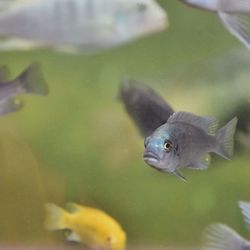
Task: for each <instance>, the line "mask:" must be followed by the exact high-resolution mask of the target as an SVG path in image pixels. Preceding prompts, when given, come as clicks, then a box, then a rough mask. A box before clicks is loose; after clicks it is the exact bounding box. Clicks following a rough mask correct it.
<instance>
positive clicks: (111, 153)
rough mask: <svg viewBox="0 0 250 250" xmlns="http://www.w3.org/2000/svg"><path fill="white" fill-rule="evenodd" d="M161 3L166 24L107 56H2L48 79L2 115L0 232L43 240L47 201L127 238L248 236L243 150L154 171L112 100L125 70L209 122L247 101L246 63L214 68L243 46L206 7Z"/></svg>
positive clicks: (249, 194)
mask: <svg viewBox="0 0 250 250" xmlns="http://www.w3.org/2000/svg"><path fill="white" fill-rule="evenodd" d="M159 2H160V4H161V5H162V6H163V7H164V8H165V9H166V11H167V12H168V15H169V20H170V27H169V29H168V30H167V31H164V32H162V33H160V34H156V35H153V36H150V37H148V38H145V39H141V40H138V41H136V42H134V43H131V44H129V45H126V46H123V47H119V48H116V49H113V50H110V51H106V52H105V53H101V54H98V55H93V56H85V55H70V54H59V53H55V52H51V51H45V50H40V51H31V52H1V53H0V64H4V65H8V66H9V67H10V69H11V72H12V76H15V75H16V74H18V73H19V72H20V71H21V70H23V69H24V68H25V67H26V66H27V65H28V64H30V63H31V62H33V61H38V62H40V63H41V64H42V67H43V71H44V74H45V76H46V79H47V81H48V83H49V87H50V94H49V96H48V97H45V98H42V97H35V96H25V97H23V98H22V100H23V101H24V104H25V106H24V108H23V109H22V110H21V111H20V112H18V113H16V114H12V115H9V116H5V117H2V118H1V123H0V129H1V139H0V149H1V150H0V151H1V153H0V156H1V157H0V158H1V160H0V162H1V165H2V167H0V183H1V184H0V190H1V191H0V204H2V205H1V206H0V219H1V221H2V222H3V223H0V224H1V225H0V229H1V230H0V231H1V233H0V240H2V241H5V240H6V239H8V240H9V241H28V242H29V241H33V240H37V239H39V240H41V239H42V238H43V235H44V230H43V225H42V221H43V216H44V215H43V212H44V211H43V204H44V203H45V202H46V201H50V202H56V203H59V204H60V205H64V203H65V202H68V201H74V202H79V203H81V204H85V205H92V206H96V207H98V208H101V209H103V210H105V211H107V212H108V213H110V214H111V215H113V216H114V217H115V218H116V219H118V220H119V221H120V223H121V224H122V225H123V227H124V229H125V230H126V231H127V234H128V241H129V243H130V244H134V243H136V244H155V245H158V244H164V245H174V244H181V245H198V244H199V243H200V238H201V234H202V231H203V229H204V228H205V227H206V226H207V225H208V224H210V223H212V222H223V223H226V224H228V225H230V226H232V227H233V228H234V229H236V230H238V231H239V232H240V233H241V234H243V235H245V236H247V234H248V232H247V230H246V228H245V226H244V223H243V220H242V216H241V214H240V211H239V209H238V207H237V202H238V200H249V201H250V181H249V180H250V169H249V167H250V166H249V160H250V156H249V152H248V153H247V152H242V153H239V154H236V155H235V157H234V159H233V160H232V161H226V160H223V159H219V158H218V157H214V158H213V161H212V164H211V166H210V167H209V169H208V170H206V171H192V170H189V171H184V174H185V176H186V177H187V178H188V182H187V183H183V182H181V181H180V180H178V179H176V178H175V177H173V176H170V175H168V174H162V173H158V172H156V171H155V170H153V169H151V168H150V167H148V166H147V165H146V164H145V163H144V162H143V160H142V152H143V139H142V138H141V137H140V136H139V134H138V132H137V130H136V128H135V126H134V124H133V123H132V122H131V120H130V119H129V118H128V116H127V115H126V113H125V111H124V109H123V107H122V105H121V103H119V101H118V100H117V98H116V97H117V92H118V89H119V85H120V82H121V78H122V77H123V76H130V77H132V78H135V79H138V80H141V81H143V82H145V83H146V84H147V85H149V86H151V87H153V88H154V89H155V90H156V91H158V92H159V93H161V95H162V96H164V98H166V100H167V101H168V102H169V103H170V104H171V105H172V106H173V107H174V109H175V110H185V111H191V112H195V113H198V114H201V115H215V116H217V117H218V118H220V117H223V116H224V115H225V113H227V112H230V110H231V109H232V107H233V105H234V104H235V103H237V102H238V101H240V100H242V99H243V98H250V94H249V93H250V87H249V77H250V73H249V72H250V71H249V70H247V69H249V68H250V64H249V67H248V66H246V67H245V68H244V70H241V69H242V68H241V66H240V65H236V67H234V66H232V67H231V68H230V70H225V71H223V70H222V69H223V65H224V63H225V64H226V65H230V60H231V61H232V63H233V61H234V56H232V57H230V58H231V59H230V60H229V61H228V60H227V59H224V60H223V58H227V57H226V55H227V54H228V53H233V54H234V53H236V54H240V55H241V56H242V57H243V56H245V55H248V54H249V51H247V50H246V49H245V48H244V47H243V45H242V44H241V43H240V42H239V41H237V40H236V39H235V38H234V37H232V36H231V35H230V34H229V32H228V31H227V30H226V29H225V28H224V27H223V25H222V24H221V22H220V21H219V19H218V17H217V16H216V14H214V13H208V12H203V11H199V10H196V9H192V8H189V7H187V6H185V5H183V4H181V3H180V2H178V1H173V0H171V1H163V0H162V1H159ZM249 56H250V54H249ZM218 58H219V60H221V63H220V64H219V65H220V66H218V67H217V66H216V67H214V62H215V61H217V60H218ZM220 58H222V59H220ZM237 66H238V67H237ZM228 67H229V66H228ZM236 68H237V69H236ZM234 71H235V72H236V73H235V74H233V73H232V72H234ZM215 73H216V74H215ZM229 73H232V74H233V77H230V76H229V77H227V74H229ZM46 237H47V236H46Z"/></svg>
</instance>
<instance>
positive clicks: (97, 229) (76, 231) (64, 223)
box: [45, 203, 126, 250]
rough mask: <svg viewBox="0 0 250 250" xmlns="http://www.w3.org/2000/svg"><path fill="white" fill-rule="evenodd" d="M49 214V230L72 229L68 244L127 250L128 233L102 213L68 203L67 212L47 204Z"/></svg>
mask: <svg viewBox="0 0 250 250" xmlns="http://www.w3.org/2000/svg"><path fill="white" fill-rule="evenodd" d="M46 211H47V217H46V220H45V227H46V229H47V230H50V231H53V230H62V229H69V230H70V233H69V235H68V236H67V240H69V241H76V242H81V243H83V244H85V245H86V246H87V247H89V248H92V249H103V250H123V249H125V246H126V233H125V232H124V231H123V229H122V228H121V226H120V225H119V223H118V222H117V221H115V220H114V219H113V218H112V217H111V216H109V215H108V214H106V213H105V212H103V211H101V210H99V209H96V208H91V207H85V206H80V205H77V204H75V203H68V204H67V211H66V210H64V209H62V208H60V207H58V206H57V205H55V204H52V203H48V204H46Z"/></svg>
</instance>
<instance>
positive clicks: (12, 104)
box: [0, 98, 23, 116]
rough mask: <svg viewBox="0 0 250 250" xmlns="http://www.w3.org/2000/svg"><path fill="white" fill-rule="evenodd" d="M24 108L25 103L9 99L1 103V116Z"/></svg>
mask: <svg viewBox="0 0 250 250" xmlns="http://www.w3.org/2000/svg"><path fill="white" fill-rule="evenodd" d="M22 107H23V102H22V101H21V100H19V99H13V98H9V99H6V100H4V101H1V102H0V116H2V115H5V114H8V113H13V112H16V111H18V110H20V109H21V108H22Z"/></svg>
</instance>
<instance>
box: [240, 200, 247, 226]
mask: <svg viewBox="0 0 250 250" xmlns="http://www.w3.org/2000/svg"><path fill="white" fill-rule="evenodd" d="M239 207H240V209H241V212H242V214H243V216H244V221H245V223H246V224H247V227H248V229H249V230H250V202H246V201H239Z"/></svg>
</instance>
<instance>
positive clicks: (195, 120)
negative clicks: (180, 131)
mask: <svg viewBox="0 0 250 250" xmlns="http://www.w3.org/2000/svg"><path fill="white" fill-rule="evenodd" d="M167 122H168V123H175V122H184V123H188V124H190V125H193V126H195V127H199V128H200V129H202V130H204V131H205V132H206V133H209V134H215V132H216V130H217V128H218V125H219V124H218V121H217V120H216V119H215V118H212V117H202V116H198V115H194V114H192V113H189V112H182V111H181V112H175V113H174V114H173V115H171V116H170V117H169V119H168V121H167Z"/></svg>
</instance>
